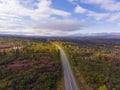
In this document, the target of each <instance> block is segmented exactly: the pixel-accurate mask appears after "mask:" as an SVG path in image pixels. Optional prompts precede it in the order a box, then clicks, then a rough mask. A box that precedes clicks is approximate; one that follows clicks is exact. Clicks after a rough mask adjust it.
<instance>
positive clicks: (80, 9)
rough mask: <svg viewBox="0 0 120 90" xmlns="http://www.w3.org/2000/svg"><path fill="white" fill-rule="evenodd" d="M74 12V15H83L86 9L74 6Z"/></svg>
mask: <svg viewBox="0 0 120 90" xmlns="http://www.w3.org/2000/svg"><path fill="white" fill-rule="evenodd" d="M74 11H75V13H85V12H86V11H87V9H85V8H82V7H81V6H76V7H75V10H74Z"/></svg>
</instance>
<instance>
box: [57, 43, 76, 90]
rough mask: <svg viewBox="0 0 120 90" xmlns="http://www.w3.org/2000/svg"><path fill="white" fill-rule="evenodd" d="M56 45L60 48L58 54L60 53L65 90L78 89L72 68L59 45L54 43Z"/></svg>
mask: <svg viewBox="0 0 120 90" xmlns="http://www.w3.org/2000/svg"><path fill="white" fill-rule="evenodd" d="M56 47H57V48H58V49H59V50H60V54H61V59H62V66H63V73H64V82H65V88H66V90H78V87H77V84H76V81H75V78H74V75H73V73H72V70H71V67H70V64H69V61H68V58H67V56H66V54H65V52H64V51H63V49H62V48H61V47H60V46H58V45H56Z"/></svg>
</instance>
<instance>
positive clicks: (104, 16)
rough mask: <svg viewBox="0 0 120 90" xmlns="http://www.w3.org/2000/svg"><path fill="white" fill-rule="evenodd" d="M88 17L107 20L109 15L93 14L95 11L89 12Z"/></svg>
mask: <svg viewBox="0 0 120 90" xmlns="http://www.w3.org/2000/svg"><path fill="white" fill-rule="evenodd" d="M87 16H91V17H94V18H95V19H96V20H103V19H104V20H105V19H106V18H107V17H108V16H109V14H108V13H96V12H93V11H88V14H87Z"/></svg>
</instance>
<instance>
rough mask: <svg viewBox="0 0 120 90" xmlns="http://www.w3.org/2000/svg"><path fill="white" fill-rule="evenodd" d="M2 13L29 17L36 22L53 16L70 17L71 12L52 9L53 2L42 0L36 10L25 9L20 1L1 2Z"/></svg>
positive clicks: (1, 0) (0, 11) (5, 0)
mask: <svg viewBox="0 0 120 90" xmlns="http://www.w3.org/2000/svg"><path fill="white" fill-rule="evenodd" d="M0 2H2V3H0V13H7V14H13V15H17V16H29V17H31V18H32V19H35V20H41V19H45V18H49V17H50V16H51V15H54V14H55V15H60V16H68V15H70V13H69V12H66V11H62V10H57V9H53V8H51V7H50V6H51V0H40V1H39V3H38V4H37V7H38V8H36V9H29V8H26V7H23V6H22V5H21V4H20V2H19V0H0Z"/></svg>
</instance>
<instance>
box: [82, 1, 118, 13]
mask: <svg viewBox="0 0 120 90" xmlns="http://www.w3.org/2000/svg"><path fill="white" fill-rule="evenodd" d="M80 1H81V2H82V3H88V4H96V5H99V6H100V8H102V9H105V10H108V11H120V2H117V1H116V0H80Z"/></svg>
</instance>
